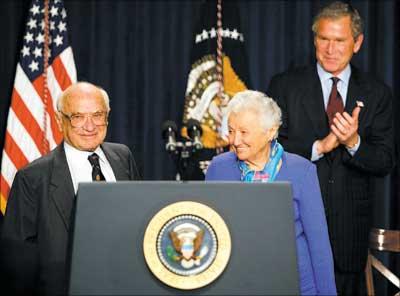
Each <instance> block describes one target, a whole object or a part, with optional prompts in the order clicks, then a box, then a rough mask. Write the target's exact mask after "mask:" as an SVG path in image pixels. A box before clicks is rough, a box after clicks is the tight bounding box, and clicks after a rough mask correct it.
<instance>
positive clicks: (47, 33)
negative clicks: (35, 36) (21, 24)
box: [42, 0, 56, 154]
mask: <svg viewBox="0 0 400 296" xmlns="http://www.w3.org/2000/svg"><path fill="white" fill-rule="evenodd" d="M49 36H50V29H49V0H44V44H43V74H42V75H43V104H44V108H43V134H44V136H43V144H42V145H43V146H42V148H43V153H44V154H47V153H48V152H49V150H50V147H49V142H48V140H47V114H48V111H49V110H48V109H49V107H48V80H47V69H48V67H49V43H50V37H49ZM54 99H56V98H54Z"/></svg>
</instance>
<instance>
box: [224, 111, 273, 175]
mask: <svg viewBox="0 0 400 296" xmlns="http://www.w3.org/2000/svg"><path fill="white" fill-rule="evenodd" d="M258 117H259V115H258V114H257V112H256V111H253V110H245V111H242V112H239V113H231V114H230V116H229V118H228V126H229V144H230V145H231V147H232V148H233V150H234V152H235V153H236V155H237V157H238V159H240V160H242V161H244V162H246V163H247V164H248V165H249V166H250V167H251V168H255V169H260V168H261V169H262V167H263V166H264V165H265V163H266V162H267V160H268V159H269V150H270V145H271V141H272V139H273V136H274V135H275V133H276V131H277V128H270V129H268V130H267V131H266V130H265V128H264V127H262V126H261V125H260V120H259V118H258Z"/></svg>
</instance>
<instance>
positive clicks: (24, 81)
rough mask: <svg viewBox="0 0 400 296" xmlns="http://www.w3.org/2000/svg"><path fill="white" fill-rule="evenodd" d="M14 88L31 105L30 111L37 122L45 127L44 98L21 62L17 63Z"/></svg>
mask: <svg viewBox="0 0 400 296" xmlns="http://www.w3.org/2000/svg"><path fill="white" fill-rule="evenodd" d="M14 89H15V90H16V91H17V92H18V93H19V94H20V98H21V99H22V100H23V101H24V103H25V105H26V106H29V111H30V112H31V113H32V115H33V117H34V118H35V120H36V122H37V123H38V124H39V126H40V127H41V128H43V112H44V109H43V102H42V99H41V98H40V96H39V94H38V93H37V91H36V90H35V88H34V87H33V86H32V83H31V81H30V80H29V78H28V76H27V75H26V74H25V72H24V70H23V69H22V67H21V65H20V64H19V63H18V64H17V72H16V75H15V82H14Z"/></svg>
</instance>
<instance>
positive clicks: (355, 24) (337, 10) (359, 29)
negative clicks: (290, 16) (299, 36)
mask: <svg viewBox="0 0 400 296" xmlns="http://www.w3.org/2000/svg"><path fill="white" fill-rule="evenodd" d="M345 16H350V20H351V32H352V35H353V38H354V40H355V39H357V38H358V36H360V35H361V34H362V33H363V31H364V24H363V20H362V19H361V16H360V14H359V13H358V11H357V9H355V8H353V7H352V6H351V5H350V4H348V3H343V2H340V1H336V2H333V3H331V4H329V5H327V6H325V7H324V8H322V10H321V11H320V12H319V13H318V14H317V15H316V16H315V17H314V21H313V25H312V30H313V32H314V35H316V34H317V33H318V23H319V21H320V20H321V19H332V20H337V19H339V18H342V17H345Z"/></svg>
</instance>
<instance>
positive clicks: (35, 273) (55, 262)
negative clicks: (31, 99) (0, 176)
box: [2, 143, 136, 295]
mask: <svg viewBox="0 0 400 296" xmlns="http://www.w3.org/2000/svg"><path fill="white" fill-rule="evenodd" d="M101 148H102V150H103V151H104V154H105V155H106V157H107V159H108V161H109V163H110V165H111V167H112V169H113V172H114V175H115V177H116V179H117V180H133V179H135V172H136V168H135V167H134V160H133V156H132V154H131V152H130V150H129V148H128V147H126V146H125V145H122V144H114V143H103V144H102V145H101ZM73 204H74V188H73V184H72V179H71V175H70V172H69V168H68V163H67V159H66V155H65V151H64V145H59V146H58V147H57V148H56V149H54V150H53V151H51V152H50V153H49V154H48V155H46V156H44V157H41V158H39V159H37V160H35V161H33V162H32V163H31V164H29V165H28V166H26V167H25V168H23V169H22V170H20V171H19V172H18V173H17V175H16V176H15V179H14V182H13V185H12V188H11V191H10V195H9V199H8V204H7V210H6V215H5V219H4V223H3V229H2V243H3V253H4V255H5V256H3V260H4V261H5V262H4V266H5V269H6V270H4V274H5V275H7V276H9V280H10V282H11V283H12V284H13V283H15V287H11V289H16V290H17V291H18V292H19V293H21V294H26V293H31V292H32V290H33V291H34V293H38V294H40V295H43V294H47V295H55V294H60V293H63V294H64V293H65V292H66V290H65V289H66V276H67V274H66V273H67V272H66V256H67V247H68V233H69V231H70V222H71V221H70V216H71V211H72V208H73ZM99 222H101V221H99ZM5 258H6V259H5Z"/></svg>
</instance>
